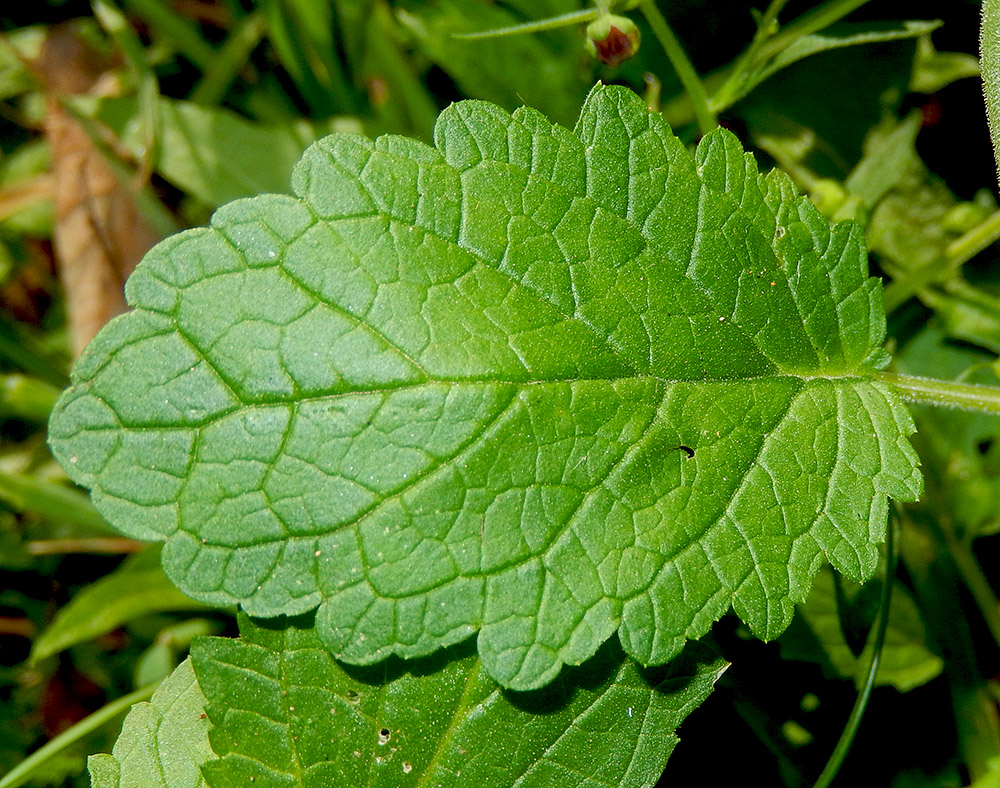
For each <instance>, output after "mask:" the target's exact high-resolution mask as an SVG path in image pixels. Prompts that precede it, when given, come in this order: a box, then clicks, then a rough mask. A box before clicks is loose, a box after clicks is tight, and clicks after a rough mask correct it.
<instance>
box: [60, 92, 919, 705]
mask: <svg viewBox="0 0 1000 788" xmlns="http://www.w3.org/2000/svg"><path fill="white" fill-rule="evenodd" d="M293 190H294V192H295V194H296V195H297V196H295V197H285V196H275V195H265V196H261V197H257V198H253V199H250V200H244V201H240V202H236V203H232V204H230V205H228V206H226V207H224V208H222V209H220V210H219V211H218V212H217V213H216V214H215V216H214V218H213V222H212V227H211V228H209V229H204V230H194V231H189V232H186V233H183V234H181V235H179V236H175V237H174V238H172V239H169V240H167V241H165V242H163V243H161V244H160V245H159V246H157V247H156V248H155V249H154V250H153V251H152V252H151V253H150V254H149V255H148V256H147V258H146V260H145V261H144V262H143V264H142V265H141V266H140V268H139V269H138V270H137V271H136V273H135V274H134V275H133V277H132V278H131V280H130V281H129V284H128V289H127V295H128V298H129V302H130V303H131V304H132V305H133V306H134V307H135V311H134V312H132V313H131V314H129V315H127V316H124V317H123V318H121V319H119V320H116V321H115V322H113V323H112V324H110V325H109V326H108V327H107V328H106V329H105V330H104V332H103V333H102V334H101V335H100V337H99V338H98V339H97V340H96V341H95V342H94V344H93V345H92V346H91V348H90V350H89V351H88V353H87V354H86V355H85V356H84V357H83V358H82V359H81V361H80V362H79V363H78V365H77V368H76V371H75V385H74V387H73V388H72V389H70V390H69V391H68V392H67V393H66V394H65V395H64V397H63V399H62V400H61V402H60V404H59V406H58V407H57V412H56V415H55V416H54V418H53V420H52V423H51V425H50V433H51V436H52V438H51V439H52V443H53V448H54V450H55V452H56V454H57V456H58V457H59V458H60V459H61V461H62V462H63V464H64V465H65V467H66V468H67V469H68V470H69V472H70V473H71V475H72V476H73V478H74V479H75V480H76V481H78V482H80V483H81V484H84V485H86V486H89V487H90V488H91V489H92V491H93V495H94V499H95V502H96V504H97V506H98V508H99V509H100V510H101V512H102V513H103V514H104V515H105V516H106V517H107V518H108V520H109V521H110V522H112V523H113V524H115V525H116V526H117V527H118V528H120V529H121V530H122V531H123V532H125V533H127V534H129V535H130V536H134V537H137V538H143V539H161V540H165V541H166V545H165V547H164V552H163V560H164V565H165V568H166V570H167V573H168V575H169V576H170V577H171V578H172V579H173V580H174V581H175V582H176V583H178V585H179V586H180V587H181V588H182V589H183V590H184V591H185V592H186V593H188V594H191V595H192V596H194V597H195V598H197V599H200V600H202V601H206V602H210V603H213V604H232V603H234V602H238V603H240V604H241V605H242V606H243V607H244V608H245V609H246V610H247V611H248V612H249V613H250V614H252V615H255V616H263V617H270V616H278V615H297V614H300V613H304V612H306V611H309V610H312V609H314V608H318V610H317V629H318V632H319V633H320V636H321V637H322V638H323V641H324V643H325V644H326V646H327V647H328V648H329V649H330V650H331V651H332V652H333V653H334V654H335V655H336V656H338V657H339V658H342V659H344V660H346V661H348V662H352V663H358V664H364V663H372V662H376V661H378V660H381V659H384V658H385V657H386V656H388V655H389V654H392V653H395V654H398V655H402V656H407V657H414V656H420V655H425V654H429V653H431V652H432V651H434V650H435V649H438V648H440V647H442V646H447V645H451V644H454V643H457V642H459V641H460V640H463V639H465V638H467V637H468V636H469V635H471V634H473V633H474V632H477V631H478V633H479V635H478V645H479V653H480V655H481V656H482V659H483V662H484V665H485V667H486V670H487V672H488V673H489V674H490V675H491V676H492V677H493V678H494V679H496V680H497V681H499V682H500V683H501V684H502V685H504V686H508V687H513V688H517V689H531V688H535V687H539V686H542V685H544V684H545V683H547V682H548V681H550V680H551V679H552V678H553V677H554V676H555V675H556V674H557V673H558V671H559V670H560V667H561V666H562V665H563V664H567V663H569V664H578V663H580V662H582V661H583V660H584V659H586V658H588V657H590V656H591V655H593V654H594V653H595V652H596V651H597V649H598V648H599V646H600V645H601V644H602V643H603V642H604V641H605V640H606V639H607V638H608V637H610V636H611V635H612V634H614V633H615V631H616V630H617V631H618V632H619V636H620V639H621V642H622V644H623V645H624V647H625V650H626V651H627V652H628V653H629V654H631V655H632V656H634V657H635V658H637V659H638V660H639V661H641V662H642V663H644V664H658V663H662V662H665V661H666V660H668V659H670V658H671V657H673V656H674V655H676V654H678V653H679V652H680V650H681V648H682V647H683V645H684V643H685V641H686V640H688V639H689V638H696V637H699V636H701V635H702V634H704V633H705V632H706V631H707V630H708V628H709V627H710V626H711V624H712V622H713V621H715V620H716V619H718V618H719V617H720V616H721V615H723V614H724V613H725V612H726V611H727V610H728V609H729V608H730V607H731V606H732V607H733V608H734V609H735V610H736V612H737V613H738V614H739V615H740V616H741V617H742V618H743V620H744V621H746V622H747V623H748V624H749V625H750V627H751V628H752V629H753V631H754V632H755V633H757V634H758V635H759V636H761V637H764V638H773V637H776V636H777V635H778V634H780V633H781V631H782V630H784V628H785V627H786V626H787V624H788V622H789V620H790V618H791V614H792V608H793V604H794V603H795V602H796V601H801V600H803V599H804V598H805V596H806V594H807V592H808V590H809V586H810V582H811V579H812V577H813V575H814V574H815V572H816V571H817V569H818V568H819V566H820V565H821V564H822V561H823V559H824V556H825V557H826V558H828V559H829V560H830V561H831V563H832V564H833V566H834V567H835V568H837V569H838V570H840V571H841V572H844V573H846V574H847V575H848V576H849V577H851V578H852V579H855V580H858V581H861V580H864V579H865V578H867V577H869V576H870V575H871V574H872V572H873V571H874V569H875V566H876V563H877V559H878V550H877V544H878V542H879V541H880V540H881V539H882V538H883V535H884V529H885V521H886V513H887V505H888V504H887V496H892V497H895V498H897V499H902V500H912V499H914V498H915V497H916V496H917V495H918V494H919V490H920V476H919V472H918V470H917V467H916V465H917V462H916V457H915V454H914V452H913V450H912V448H911V447H910V445H909V442H908V440H907V436H908V435H909V434H910V433H911V432H912V430H913V427H912V422H911V420H910V417H909V414H908V413H907V412H906V410H905V409H904V408H903V407H902V405H901V404H900V403H899V402H898V400H897V397H896V396H895V395H894V393H893V392H892V391H891V390H890V389H888V388H887V387H886V386H884V385H882V384H880V383H878V382H877V381H874V380H872V379H871V378H870V376H869V373H870V372H871V370H872V369H873V368H876V367H878V366H880V365H881V364H883V363H884V360H885V354H884V351H882V349H881V342H882V340H883V336H884V330H885V326H884V316H883V312H882V301H881V292H880V287H879V283H878V282H877V281H876V280H874V279H869V278H868V277H867V262H866V258H865V253H864V247H863V243H862V238H861V234H860V231H859V229H858V228H857V227H856V226H854V225H851V224H840V225H836V226H831V225H830V224H829V223H827V222H826V221H825V220H823V219H822V218H821V217H820V216H819V214H818V213H817V212H816V210H815V209H814V208H813V207H812V206H811V205H810V204H809V203H808V202H807V201H806V200H804V199H803V198H801V197H799V196H798V195H797V194H796V193H795V191H794V189H793V187H792V185H791V183H790V182H789V181H788V179H787V178H786V177H785V176H783V175H781V174H780V173H771V174H769V175H767V176H762V175H760V174H759V173H758V171H757V167H756V164H755V162H754V161H753V159H752V157H751V156H749V155H748V154H746V153H744V152H743V150H742V148H741V146H740V144H739V142H738V141H737V139H736V138H735V137H734V136H733V135H732V134H730V133H729V132H726V131H723V130H717V131H715V132H712V133H711V134H709V135H707V136H706V137H705V139H704V140H703V141H702V142H701V143H700V145H699V146H698V149H697V151H696V153H695V156H694V157H693V158H692V156H691V155H690V154H689V153H688V152H687V151H686V150H685V149H684V147H683V146H682V144H681V143H680V141H679V140H678V139H677V138H676V137H675V136H674V135H673V134H672V132H671V131H670V129H669V128H668V127H667V125H666V124H665V123H664V122H663V121H662V119H661V118H660V117H658V116H656V115H652V114H649V113H648V112H647V111H646V109H645V107H644V106H643V104H642V102H641V101H640V100H639V99H638V98H637V97H636V96H634V95H633V94H631V93H629V92H628V91H626V90H624V89H621V88H614V87H603V86H598V87H597V88H595V90H594V91H593V92H592V94H591V96H590V97H589V99H588V100H587V102H586V104H585V106H584V108H583V111H582V114H581V117H580V120H579V122H578V124H577V126H576V128H575V130H573V131H570V130H567V129H564V128H561V127H558V126H553V125H552V124H550V123H549V122H548V121H547V120H546V119H545V118H544V117H543V116H541V115H540V114H539V113H537V112H535V111H533V110H530V109H522V110H518V111H516V112H514V113H513V114H508V113H507V112H505V111H503V110H501V109H500V108H498V107H496V106H494V105H491V104H487V103H485V102H475V101H472V102H461V103H458V104H455V105H453V106H452V107H450V108H449V109H448V110H446V111H445V112H444V113H443V114H442V116H441V118H440V119H439V121H438V125H437V130H436V145H435V147H434V148H431V147H428V146H426V145H423V144H421V143H418V142H414V141H411V140H407V139H403V138H399V137H381V138H379V139H377V140H375V141H372V140H369V139H366V138H364V137H360V136H354V135H348V134H338V135H333V136H330V137H327V138H325V139H324V140H322V141H320V142H318V143H317V144H316V145H314V146H313V147H312V148H310V150H309V151H307V153H306V154H305V156H304V158H303V160H302V161H301V162H300V164H299V166H298V168H297V169H296V172H295V176H294V178H293Z"/></svg>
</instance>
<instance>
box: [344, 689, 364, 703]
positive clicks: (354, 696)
mask: <svg viewBox="0 0 1000 788" xmlns="http://www.w3.org/2000/svg"><path fill="white" fill-rule="evenodd" d="M344 697H345V698H347V702H348V703H357V702H358V701H359V700H361V696H360V695H358V693H356V692H355V691H354V690H347V692H345V693H344Z"/></svg>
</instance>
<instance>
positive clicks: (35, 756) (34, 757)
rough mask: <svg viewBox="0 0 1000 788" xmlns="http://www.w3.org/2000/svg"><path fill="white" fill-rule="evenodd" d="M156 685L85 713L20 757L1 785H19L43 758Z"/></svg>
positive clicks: (11, 787) (12, 787)
mask: <svg viewBox="0 0 1000 788" xmlns="http://www.w3.org/2000/svg"><path fill="white" fill-rule="evenodd" d="M157 686H159V682H154V683H152V684H147V685H146V686H145V687H140V688H139V689H137V690H136V691H135V692H130V693H129V694H128V695H125V696H123V697H121V698H117V699H116V700H113V701H111V702H110V703H108V704H106V705H104V706H102V707H101V708H99V709H98V710H97V711H95V712H94V713H93V714H91V715H90V716H89V717H84V718H83V719H82V720H80V721H79V722H78V723H76V725H74V726H73V727H72V728H70V729H69V730H66V731H63V732H62V733H60V734H59V735H58V736H56V737H55V738H54V739H52V740H51V741H50V742H48V743H47V744H44V745H42V746H41V747H39V748H38V749H37V750H35V751H34V752H33V753H31V755H29V756H28V757H27V758H25V759H24V760H23V761H21V762H20V763H19V764H18V765H17V766H15V767H14V768H13V769H11V770H10V771H9V772H7V774H5V775H4V777H3V779H0V788H18V786H20V785H24V784H25V783H26V782H28V780H30V779H31V778H32V776H33V775H34V773H35V771H37V770H38V769H40V768H41V767H42V766H43V765H44V764H45V762H46V761H47V760H48V759H49V758H51V757H53V756H54V755H57V754H58V753H59V752H61V751H62V750H64V749H66V748H67V747H69V746H70V745H71V744H73V743H74V742H77V741H79V740H80V739H82V738H83V737H84V736H86V735H87V734H88V733H91V732H92V731H95V730H97V729H98V728H100V727H101V726H102V725H104V724H105V723H107V722H110V721H111V720H113V719H114V718H115V717H117V716H118V715H119V714H122V713H124V712H126V711H128V709H129V708H130V707H131V706H132V704H133V703H138V702H139V701H142V700H148V699H149V698H150V697H151V696H152V694H153V691H154V690H155V689H156V688H157Z"/></svg>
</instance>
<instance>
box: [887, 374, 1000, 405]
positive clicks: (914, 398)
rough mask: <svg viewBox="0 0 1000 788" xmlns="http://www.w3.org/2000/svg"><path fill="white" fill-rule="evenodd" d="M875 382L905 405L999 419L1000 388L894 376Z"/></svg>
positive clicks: (910, 376)
mask: <svg viewBox="0 0 1000 788" xmlns="http://www.w3.org/2000/svg"><path fill="white" fill-rule="evenodd" d="M875 378H876V380H881V381H882V382H884V383H888V384H889V385H891V386H893V387H894V388H895V389H896V390H897V391H898V392H899V395H900V396H901V397H902V398H903V399H905V400H906V401H907V402H916V403H919V404H921V405H936V406H938V407H944V408H958V409H959V410H967V411H970V412H972V413H988V414H990V415H993V416H1000V388H997V387H995V386H979V385H976V384H974V383H955V382H952V381H947V380H936V379H934V378H919V377H916V376H915V375H898V374H896V373H893V372H878V373H876V374H875Z"/></svg>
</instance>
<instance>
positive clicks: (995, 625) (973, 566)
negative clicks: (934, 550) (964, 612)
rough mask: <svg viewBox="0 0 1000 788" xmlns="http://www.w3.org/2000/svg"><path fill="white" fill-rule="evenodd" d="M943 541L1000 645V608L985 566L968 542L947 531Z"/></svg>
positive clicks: (994, 638) (991, 632) (995, 640)
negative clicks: (960, 540) (963, 541)
mask: <svg viewBox="0 0 1000 788" xmlns="http://www.w3.org/2000/svg"><path fill="white" fill-rule="evenodd" d="M943 541H944V544H945V547H947V549H948V553H949V555H950V556H951V560H952V561H954V562H955V566H956V567H957V568H958V573H959V575H960V576H961V578H962V582H964V583H965V587H966V588H968V589H969V592H970V593H971V594H972V597H973V599H974V600H975V601H976V605H977V607H978V608H979V612H980V613H981V614H982V616H983V621H985V622H986V626H987V628H988V629H989V630H990V634H991V635H993V640H994V642H995V643H996V644H997V645H1000V610H998V609H997V596H996V594H995V593H994V592H993V587H992V586H991V585H990V581H989V580H988V579H987V578H986V575H985V574H984V573H983V568H982V567H981V566H980V565H979V561H977V560H976V556H975V555H973V553H972V550H971V549H969V547H968V546H967V545H966V544H960V543H959V542H958V541H957V540H956V539H955V537H954V536H953V535H952V534H950V533H945V534H944V538H943Z"/></svg>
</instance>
